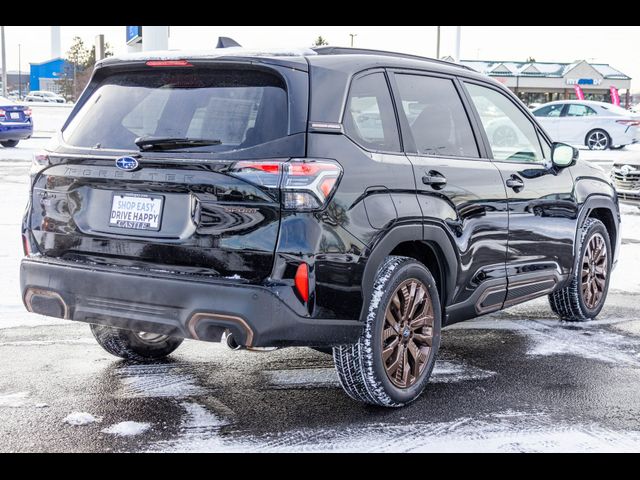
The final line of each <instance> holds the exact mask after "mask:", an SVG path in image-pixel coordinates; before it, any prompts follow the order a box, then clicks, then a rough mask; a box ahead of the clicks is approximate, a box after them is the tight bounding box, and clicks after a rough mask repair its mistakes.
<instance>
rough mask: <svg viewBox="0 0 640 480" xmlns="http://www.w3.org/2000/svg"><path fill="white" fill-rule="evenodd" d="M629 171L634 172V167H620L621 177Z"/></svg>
mask: <svg viewBox="0 0 640 480" xmlns="http://www.w3.org/2000/svg"><path fill="white" fill-rule="evenodd" d="M631 172H635V168H633V167H632V166H631V165H625V166H623V167H622V168H621V169H620V173H621V174H622V176H623V177H626V176H627V175H629V174H630V173H631Z"/></svg>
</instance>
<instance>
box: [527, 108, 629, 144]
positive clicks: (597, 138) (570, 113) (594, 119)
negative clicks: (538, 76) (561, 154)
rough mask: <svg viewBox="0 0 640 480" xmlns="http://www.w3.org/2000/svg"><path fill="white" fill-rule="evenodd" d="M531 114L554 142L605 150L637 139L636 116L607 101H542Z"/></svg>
mask: <svg viewBox="0 0 640 480" xmlns="http://www.w3.org/2000/svg"><path fill="white" fill-rule="evenodd" d="M531 113H533V114H534V115H535V116H536V117H537V118H538V121H539V122H540V123H541V124H542V126H543V127H544V128H545V130H546V131H547V133H549V135H551V138H552V139H553V140H554V141H556V142H562V143H569V144H573V145H586V146H587V147H589V149H590V150H606V149H607V148H622V147H624V146H625V145H629V144H632V143H636V142H637V141H639V140H640V135H639V134H638V128H637V127H639V126H640V115H638V114H635V113H633V112H630V111H628V110H625V109H624V108H622V107H618V106H616V105H613V104H611V103H604V102H594V101H588V100H560V101H557V102H550V103H545V104H544V105H542V106H540V107H538V108H536V109H534V110H533V111H532V112H531Z"/></svg>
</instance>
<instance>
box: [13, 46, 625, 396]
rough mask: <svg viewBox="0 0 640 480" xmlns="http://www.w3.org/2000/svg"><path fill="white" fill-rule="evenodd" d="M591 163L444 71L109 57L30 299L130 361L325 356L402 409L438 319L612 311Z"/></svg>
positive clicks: (609, 210)
mask: <svg viewBox="0 0 640 480" xmlns="http://www.w3.org/2000/svg"><path fill="white" fill-rule="evenodd" d="M577 157H578V154H577V151H576V150H575V149H574V148H572V147H570V146H568V145H563V144H558V143H553V142H552V141H551V140H550V138H549V136H548V135H547V134H546V133H545V132H544V130H543V129H542V128H541V127H540V125H538V124H537V123H536V120H535V118H534V117H533V116H532V115H531V114H530V113H529V111H528V109H527V108H526V107H525V106H524V105H523V104H522V103H521V102H520V101H519V100H518V99H517V98H516V97H515V96H514V95H513V94H511V93H510V92H509V90H507V89H506V88H505V87H503V86H502V85H500V84H498V83H496V82H495V81H492V80H490V79H489V78H486V77H484V76H482V75H480V74H477V73H475V72H473V71H471V70H469V69H466V68H464V67H460V66H458V65H455V64H450V63H447V62H443V61H437V60H431V59H426V58H421V57H413V56H409V55H402V54H395V53H389V52H379V51H371V50H359V49H344V48H336V47H321V48H317V49H315V50H301V51H290V52H249V51H246V50H242V49H239V48H234V49H232V50H225V49H216V50H212V51H211V52H209V53H207V54H202V55H187V54H181V53H176V52H170V53H166V54H162V55H160V54H157V55H153V54H147V55H146V56H144V55H140V54H138V55H134V56H128V57H123V58H109V59H106V60H103V61H101V62H99V63H98V65H97V66H96V69H95V71H94V73H93V77H92V79H91V81H90V83H89V85H88V87H87V88H86V90H85V91H84V93H83V94H82V96H81V98H80V100H79V101H78V102H77V104H76V106H75V108H74V109H73V111H72V113H71V115H70V117H69V119H68V120H67V121H66V123H65V124H64V126H63V128H62V129H61V132H60V133H59V134H58V137H57V140H56V142H54V145H53V146H52V147H51V148H50V149H49V150H47V151H45V152H42V153H41V154H38V155H36V156H35V159H34V164H33V170H32V187H31V188H32V193H31V197H30V202H29V205H28V208H27V212H26V216H25V219H24V225H23V232H22V234H23V242H24V251H25V255H26V256H25V258H24V260H23V261H22V265H21V288H22V294H23V299H24V303H25V305H26V307H27V309H28V310H30V311H32V312H36V313H40V314H43V315H49V316H52V317H60V318H66V319H69V320H79V321H83V322H87V323H90V324H91V330H92V332H93V334H94V336H95V338H96V339H97V341H98V343H99V344H100V345H101V346H102V347H104V348H105V349H106V350H107V351H108V352H110V353H112V354H114V355H116V356H119V357H122V358H125V359H130V360H134V361H146V360H153V359H158V358H161V357H164V356H166V355H168V354H170V353H171V352H172V351H174V350H175V349H176V348H177V347H178V346H179V345H180V343H181V342H182V341H183V339H184V338H190V339H196V340H204V341H209V342H218V341H224V342H226V343H227V344H228V345H229V346H231V347H233V348H247V349H254V350H255V349H266V348H268V347H286V346H308V347H313V348H316V349H319V350H324V351H327V352H328V351H331V350H332V353H333V358H334V361H335V365H336V369H337V371H338V375H339V378H340V382H341V384H342V386H343V387H344V389H345V390H346V392H347V393H348V394H349V396H351V397H352V398H354V399H356V400H359V401H363V402H367V403H372V404H378V405H384V406H394V407H395V406H401V405H404V404H406V403H408V402H411V401H412V400H414V399H416V398H417V397H418V396H419V395H420V393H421V392H422V391H423V389H424V388H425V385H426V383H427V381H428V379H429V375H430V373H431V370H432V369H433V366H434V362H435V357H436V352H437V350H438V347H439V345H440V334H441V329H442V327H444V326H446V325H451V324H453V323H455V322H459V321H461V320H465V319H470V318H472V317H476V316H478V315H482V314H486V313H489V312H494V311H496V310H500V309H503V308H506V307H510V306H512V305H515V304H518V303H521V302H525V301H527V300H531V299H533V298H536V297H540V296H543V295H548V296H549V300H550V304H551V308H552V309H553V311H554V312H555V313H557V314H558V316H559V317H560V318H561V319H563V320H569V321H571V320H573V321H584V320H588V319H592V318H594V317H595V316H596V315H598V313H599V312H600V310H601V309H602V306H603V303H604V302H605V298H606V295H607V289H608V285H609V278H610V273H611V270H612V268H613V266H614V264H615V262H616V259H617V255H618V251H619V245H620V235H619V222H620V214H619V209H618V201H617V197H616V193H615V190H614V188H613V186H612V184H611V181H610V179H609V178H608V177H607V175H605V174H604V172H603V171H602V170H601V169H599V168H598V167H594V166H592V165H590V164H589V163H585V162H579V161H577Z"/></svg>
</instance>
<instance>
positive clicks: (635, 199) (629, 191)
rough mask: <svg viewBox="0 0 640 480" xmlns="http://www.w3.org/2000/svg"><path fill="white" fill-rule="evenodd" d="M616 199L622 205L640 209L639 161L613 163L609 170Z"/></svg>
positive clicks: (628, 160)
mask: <svg viewBox="0 0 640 480" xmlns="http://www.w3.org/2000/svg"><path fill="white" fill-rule="evenodd" d="M611 179H612V180H613V181H614V183H615V186H616V190H617V192H618V198H619V199H620V201H621V202H623V203H629V204H632V205H637V206H638V207H640V159H632V158H629V159H626V160H624V162H615V163H614V164H613V168H612V169H611Z"/></svg>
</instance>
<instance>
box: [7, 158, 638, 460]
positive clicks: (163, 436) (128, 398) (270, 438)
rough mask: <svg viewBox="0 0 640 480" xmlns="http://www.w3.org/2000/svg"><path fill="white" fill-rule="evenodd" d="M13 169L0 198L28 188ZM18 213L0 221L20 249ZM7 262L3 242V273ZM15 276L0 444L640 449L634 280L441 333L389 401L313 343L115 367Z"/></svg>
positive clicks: (201, 348)
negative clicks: (352, 380)
mask: <svg viewBox="0 0 640 480" xmlns="http://www.w3.org/2000/svg"><path fill="white" fill-rule="evenodd" d="M0 154H1V152H0ZM7 168H9V167H7ZM16 168H19V170H20V172H22V173H21V174H23V173H24V171H25V169H26V165H22V164H20V165H18V167H16ZM8 171H9V170H7V169H3V167H0V186H1V187H3V188H5V187H6V188H5V192H6V191H7V188H8V189H9V191H11V188H13V187H12V186H11V184H14V183H17V184H19V183H20V182H19V181H18V180H16V178H17V177H18V174H17V173H15V172H14V173H11V174H8V173H7V172H8ZM18 203H20V202H18ZM18 210H22V206H21V205H19V208H18ZM18 217H19V215H18V214H16V215H14V216H6V215H5V216H2V217H1V218H0V229H1V232H0V235H2V236H3V238H2V243H3V244H5V242H8V241H11V242H14V241H15V242H16V244H17V246H16V248H18V247H19V239H16V238H12V237H11V236H12V235H13V233H14V230H15V219H16V218H18ZM5 227H6V228H5ZM5 236H6V238H5ZM11 248H13V247H11ZM635 251H636V250H634V252H635ZM13 255H14V253H13V250H11V249H7V248H4V247H3V251H2V254H1V255H0V267H2V268H5V269H7V270H11V269H12V268H14V266H15V265H14V264H15V262H17V261H18V260H19V259H14V258H13ZM12 262H13V263H12ZM7 275H8V276H7V277H5V278H4V279H3V280H1V283H0V295H2V296H1V298H0V452H11V451H16V452H34V451H36V452H42V451H45V452H62V451H65V452H66V451H82V452H105V451H114V452H117V451H136V452H137V451H189V452H191V451H327V450H335V451H507V452H513V451H640V315H639V311H640V310H639V309H638V303H639V302H640V293H635V292H636V291H637V289H636V290H634V289H633V288H632V289H631V290H630V291H628V292H626V293H625V292H622V291H618V290H616V291H613V292H612V293H610V295H609V298H608V301H607V304H606V306H605V309H604V310H603V312H602V314H601V315H600V317H599V319H598V320H597V321H595V322H589V323H583V324H568V323H562V322H559V321H557V320H555V319H554V316H553V314H552V312H551V310H550V309H549V307H548V304H547V302H546V299H538V300H535V301H533V302H530V303H527V304H523V305H519V306H517V307H513V308H511V309H509V310H506V311H504V312H499V313H496V314H492V315H489V316H485V317H481V318H479V319H476V320H473V321H470V322H465V323H462V324H458V325H455V326H453V327H450V328H447V329H445V331H444V332H443V338H442V347H441V350H440V354H439V361H438V363H437V365H436V368H435V370H434V373H433V375H432V379H431V382H430V384H429V385H428V387H427V389H426V391H425V393H424V394H423V395H422V396H421V397H420V398H419V399H418V400H417V401H416V402H414V403H413V404H411V405H409V406H407V407H405V408H402V409H393V410H392V409H383V408H377V407H370V406H364V405H360V404H358V403H355V402H354V401H352V400H351V399H349V398H348V397H347V396H346V395H345V394H344V393H343V392H342V390H341V388H340V387H339V385H338V381H337V377H336V375H335V373H334V370H333V365H332V359H331V357H330V356H328V355H324V354H321V353H318V352H315V351H312V350H310V349H305V348H291V349H283V350H279V351H275V352H271V353H251V352H247V351H240V352H232V351H230V350H228V349H227V348H226V347H223V346H222V345H219V344H207V343H202V342H195V341H185V342H184V343H183V345H182V346H181V347H180V348H179V349H178V350H177V351H176V352H175V353H174V354H173V355H172V356H171V359H170V360H167V361H163V362H158V363H154V364H148V365H141V364H135V363H130V362H125V361H121V360H118V359H116V358H115V357H112V356H110V355H109V354H107V353H106V352H104V351H103V350H102V349H101V348H100V347H99V346H98V345H97V343H95V341H94V340H93V337H92V336H91V333H90V330H89V327H88V325H85V324H79V323H74V322H61V321H53V320H51V321H47V320H42V317H37V316H35V315H31V314H26V313H24V312H23V311H22V307H21V306H20V305H19V300H16V298H17V299H19V295H16V294H15V293H16V292H13V290H14V289H15V288H16V286H17V275H18V272H17V269H16V271H9V272H8V273H7ZM614 275H615V272H614ZM630 281H631V282H635V284H637V283H638V281H637V277H634V278H633V279H630ZM7 291H8V292H10V293H6V292H7ZM3 292H4V293H3ZM74 413H76V414H77V413H86V414H90V415H85V416H84V417H85V418H81V419H80V420H82V421H80V423H83V424H82V425H70V424H69V423H68V422H67V421H65V419H68V418H69V417H68V416H69V415H71V414H74ZM76 416H78V415H76ZM123 422H136V423H123ZM118 432H119V433H120V434H118ZM124 434H128V435H124Z"/></svg>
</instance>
